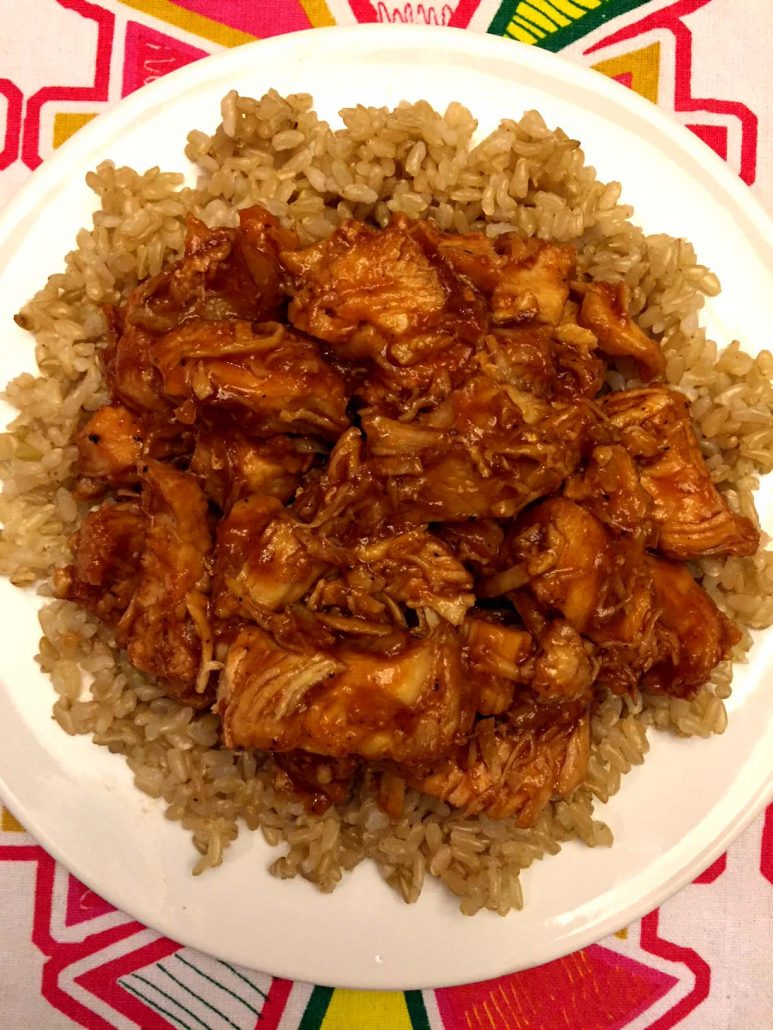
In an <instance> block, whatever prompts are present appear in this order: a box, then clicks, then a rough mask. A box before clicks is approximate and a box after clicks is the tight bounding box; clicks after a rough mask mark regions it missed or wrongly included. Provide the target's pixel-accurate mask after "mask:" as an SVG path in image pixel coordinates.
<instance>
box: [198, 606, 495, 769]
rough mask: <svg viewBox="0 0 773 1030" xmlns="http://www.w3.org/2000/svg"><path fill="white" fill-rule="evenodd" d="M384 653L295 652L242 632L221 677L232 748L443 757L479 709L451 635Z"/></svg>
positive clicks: (408, 640) (400, 642) (404, 759)
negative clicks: (476, 709) (465, 677)
mask: <svg viewBox="0 0 773 1030" xmlns="http://www.w3.org/2000/svg"><path fill="white" fill-rule="evenodd" d="M390 639H391V638H390ZM383 646H384V645H383V643H381V644H380V647H379V649H376V650H374V649H368V648H366V647H365V646H364V645H362V646H359V647H353V646H347V645H341V646H339V647H338V648H335V649H334V650H333V651H331V652H315V651H309V652H304V653H292V652H288V651H286V650H285V649H283V648H281V647H279V646H277V644H276V643H275V642H274V641H273V639H272V638H271V637H270V636H269V634H267V633H264V632H263V631H262V630H260V629H258V628H257V627H247V628H245V629H244V630H242V632H241V633H240V634H239V636H238V637H237V639H236V640H235V641H234V643H233V644H232V646H231V648H230V649H229V652H228V657H227V659H226V664H225V669H224V670H223V673H222V676H221V678H220V686H219V693H218V707H219V710H220V713H221V716H222V719H223V734H224V739H225V744H226V746H227V747H260V748H264V749H269V750H273V751H290V750H298V749H300V750H303V751H310V752H312V753H314V754H318V755H330V756H332V757H337V758H343V757H346V756H347V755H360V756H362V757H363V758H367V759H368V760H369V761H377V760H384V759H390V760H392V761H396V762H400V763H405V764H408V765H410V764H415V763H417V762H422V761H431V760H433V759H435V758H438V757H441V756H442V755H444V754H446V753H447V752H448V751H449V750H450V749H451V748H452V747H453V746H454V744H455V743H457V741H458V740H459V739H461V738H462V737H463V736H464V734H466V733H467V732H468V731H469V728H470V725H471V723H472V717H473V714H474V711H475V703H476V701H477V698H476V697H475V696H474V691H473V690H471V689H470V687H469V686H468V684H466V683H465V681H464V678H463V676H462V675H461V662H460V656H459V645H458V643H457V640H456V637H455V635H454V633H453V631H452V630H451V628H450V627H449V626H447V625H446V624H444V623H440V624H439V625H438V626H437V627H436V628H435V629H433V630H432V631H431V632H430V633H429V635H428V636H426V637H424V638H413V637H411V636H410V635H409V634H407V633H403V634H400V635H397V636H396V638H395V639H394V641H392V642H391V647H390V649H389V650H388V651H386V652H385V651H384V650H383Z"/></svg>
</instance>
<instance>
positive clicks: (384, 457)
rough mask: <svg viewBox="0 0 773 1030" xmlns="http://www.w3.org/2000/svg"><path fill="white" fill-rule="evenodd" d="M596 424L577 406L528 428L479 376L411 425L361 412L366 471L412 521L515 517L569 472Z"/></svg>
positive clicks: (559, 410)
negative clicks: (381, 479)
mask: <svg viewBox="0 0 773 1030" xmlns="http://www.w3.org/2000/svg"><path fill="white" fill-rule="evenodd" d="M597 421H598V416H597V415H596V413H595V412H594V410H593V409H592V408H591V407H589V406H587V405H585V404H583V403H577V404H567V405H564V406H559V405H556V406H555V407H554V408H551V410H550V413H549V414H548V415H546V417H544V418H542V419H540V420H539V421H537V422H535V423H533V424H528V423H525V422H523V420H522V417H521V412H520V409H519V408H518V407H517V406H516V405H515V404H514V403H513V402H512V401H511V400H510V399H509V397H508V396H507V394H506V392H504V391H502V390H501V389H500V388H498V387H497V386H496V384H494V383H492V382H491V381H490V380H488V379H487V378H486V377H483V376H481V377H479V378H476V379H474V380H471V381H470V383H468V384H467V386H465V387H464V388H463V389H462V390H459V391H456V392H455V393H454V394H453V395H452V396H451V397H450V398H449V399H448V401H447V402H446V404H444V405H441V406H439V407H438V408H437V409H436V410H435V411H434V412H432V413H431V415H429V416H428V417H427V418H426V419H418V420H416V421H415V422H414V423H412V424H410V425H406V424H405V423H402V422H397V421H395V420H393V419H387V418H385V417H383V416H381V415H378V414H376V413H374V412H370V411H366V412H363V413H362V428H363V431H364V432H365V434H366V437H367V442H368V454H369V458H370V464H371V467H372V468H373V470H374V473H375V474H376V475H379V474H385V475H390V476H391V483H390V493H391V496H392V498H393V501H394V503H395V505H396V507H397V508H398V510H399V511H400V512H401V515H402V517H403V518H405V519H406V520H408V521H416V522H428V521H433V522H461V521H463V520H465V519H470V518H491V517H493V518H508V517H512V516H514V515H517V513H518V512H519V511H521V509H522V508H524V507H525V506H526V505H527V504H529V503H530V502H531V501H533V500H535V499H536V498H537V497H541V496H544V495H546V494H550V493H552V492H553V491H554V490H556V489H557V488H558V486H559V485H560V483H561V481H562V480H563V479H564V477H565V476H567V475H568V474H569V473H570V472H572V471H574V469H575V468H576V467H577V465H578V464H579V462H580V459H581V456H582V454H583V451H584V449H585V447H586V444H587V441H588V438H589V435H590V431H591V429H592V427H593V425H594V424H595V423H596V422H597Z"/></svg>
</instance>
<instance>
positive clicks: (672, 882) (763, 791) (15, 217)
mask: <svg viewBox="0 0 773 1030" xmlns="http://www.w3.org/2000/svg"><path fill="white" fill-rule="evenodd" d="M320 32H325V33H327V34H334V35H335V36H336V37H338V38H340V39H342V40H345V39H346V37H352V48H353V49H356V50H357V51H358V54H359V56H362V53H363V52H367V50H368V48H369V43H372V45H374V46H376V47H377V48H378V49H380V50H385V51H391V52H394V51H398V50H400V49H401V48H403V47H404V46H405V45H406V44H408V43H410V44H416V43H417V41H418V40H421V44H420V45H422V46H426V45H427V40H428V39H429V38H433V39H437V40H438V41H439V43H438V47H439V48H440V41H442V40H443V39H449V40H451V39H454V40H457V41H459V42H461V41H462V39H463V40H464V44H463V45H464V47H465V49H466V50H468V51H469V50H473V51H480V52H481V53H483V52H485V51H490V52H491V53H492V54H493V53H494V51H496V52H497V57H500V58H502V59H504V61H505V62H506V63H511V64H515V63H517V62H516V61H515V60H514V58H515V54H516V52H515V51H513V49H512V48H513V47H514V46H515V47H520V48H521V49H520V50H519V51H518V52H517V53H518V54H520V56H521V58H522V62H521V63H524V64H526V65H531V66H532V67H535V68H536V69H537V70H538V71H542V72H543V73H544V72H545V70H546V69H548V70H552V69H555V68H557V67H558V68H561V69H562V71H561V77H562V79H563V80H564V81H567V80H568V81H569V83H570V84H571V82H572V81H575V82H578V83H579V84H580V85H585V86H587V87H589V88H590V89H591V91H592V92H593V93H601V95H602V96H606V97H607V99H608V100H610V101H611V102H613V103H614V104H615V106H617V107H621V108H623V109H627V110H629V111H630V113H631V114H633V115H635V116H636V117H637V118H644V120H645V121H646V122H648V123H649V124H650V125H651V126H653V127H654V128H655V129H656V130H657V131H658V132H661V133H663V134H664V135H666V136H667V137H669V138H670V139H671V140H672V142H674V143H675V144H676V145H677V146H678V147H679V149H681V150H687V151H688V152H689V153H690V154H691V156H692V157H693V158H694V159H695V160H698V161H700V162H701V163H702V165H704V166H705V165H706V164H708V165H709V170H710V175H711V178H712V179H713V180H714V182H715V183H716V185H717V186H718V187H719V188H720V190H721V191H723V192H724V193H725V194H729V195H730V197H731V199H732V200H733V202H734V204H735V205H736V206H737V207H740V208H741V209H742V211H743V213H744V215H745V216H746V217H747V218H748V219H750V220H752V221H755V222H756V229H757V234H758V240H759V238H760V237H767V239H764V238H763V239H762V240H761V241H760V242H761V243H762V244H763V249H766V250H768V251H769V252H770V255H773V243H769V244H768V245H767V247H765V244H766V243H767V241H769V240H771V238H773V221H772V220H771V219H770V218H769V216H768V214H767V212H766V211H765V209H764V208H763V206H762V205H761V204H760V202H759V201H758V200H757V198H756V197H755V196H754V195H753V194H752V193H751V191H750V190H749V188H748V187H747V186H746V185H745V184H744V183H742V182H741V180H740V179H739V178H738V177H737V176H736V175H735V174H734V173H733V172H732V171H731V170H730V169H729V167H728V166H727V165H726V164H725V162H724V161H722V160H721V159H720V158H719V157H718V155H716V154H715V153H714V151H712V150H711V148H710V147H708V146H707V145H706V144H705V143H704V142H703V141H702V140H700V139H698V138H697V137H696V136H694V135H693V134H692V133H691V132H690V131H689V130H688V129H687V128H685V127H684V126H683V125H681V124H680V123H679V122H678V121H677V120H676V119H674V118H673V117H671V116H670V115H668V114H667V113H665V112H664V111H663V110H662V109H660V108H657V107H656V106H655V105H653V104H651V103H650V102H649V101H647V100H646V99H644V98H642V97H639V96H638V95H636V94H634V93H632V92H631V91H630V90H628V89H626V88H625V87H623V86H621V85H619V84H617V83H615V82H613V81H611V80H609V79H607V78H606V77H604V76H602V75H600V74H599V73H598V72H594V71H593V70H592V69H590V68H587V67H584V66H582V65H579V64H577V63H576V62H573V61H570V60H568V59H567V58H565V57H562V56H561V55H560V54H559V55H555V54H552V53H548V52H545V51H543V50H540V49H539V48H535V47H527V46H525V45H524V44H519V43H517V42H516V41H513V40H506V39H504V38H501V37H498V36H492V35H488V34H478V33H475V32H471V31H470V30H467V29H457V28H445V27H443V28H440V27H436V26H413V25H400V26H398V25H395V26H382V25H355V26H331V27H327V28H324V29H309V30H304V31H302V32H299V33H290V34H286V35H282V36H276V37H271V38H269V39H264V40H257V41H255V42H253V43H250V44H245V45H244V46H241V47H237V48H234V49H232V50H227V51H224V52H221V53H218V54H215V55H211V56H209V57H207V58H204V59H202V60H201V61H197V62H194V63H193V64H191V65H187V66H185V67H183V68H180V69H178V70H176V71H174V72H171V73H170V74H169V75H167V76H164V77H163V78H162V79H159V80H157V81H156V82H153V83H151V84H149V85H147V86H145V87H143V88H142V89H140V90H138V91H137V92H135V93H134V94H131V95H130V96H128V97H126V98H124V99H122V100H121V101H119V102H118V103H116V104H115V105H114V106H112V107H110V108H109V109H108V110H106V111H104V112H103V113H101V114H100V115H99V116H98V117H97V118H95V119H94V120H93V121H92V122H91V123H89V124H88V125H86V126H84V127H83V128H82V129H81V130H80V131H79V132H78V133H77V134H76V135H75V136H74V137H73V138H71V139H70V140H68V141H67V142H66V143H65V144H64V145H63V146H62V147H60V148H59V149H58V150H57V151H56V152H55V153H54V154H53V155H52V156H51V157H49V158H48V159H47V160H46V161H44V162H43V164H42V165H41V166H40V167H39V168H38V169H37V170H36V171H35V172H34V173H33V175H32V176H30V177H29V179H28V180H27V182H26V183H24V184H23V185H22V187H21V188H20V189H19V190H18V191H16V193H15V194H14V195H13V196H12V198H11V200H10V201H9V203H8V204H7V205H6V207H5V209H4V211H3V212H2V214H0V258H2V254H3V252H4V250H5V249H6V246H7V243H8V241H9V240H12V238H13V234H14V232H15V231H16V230H17V229H18V228H19V225H20V224H21V223H22V222H23V220H24V218H25V217H27V216H28V214H29V211H30V209H31V208H32V207H35V206H37V205H36V204H35V202H34V201H35V197H37V198H38V203H39V202H40V195H41V192H48V191H49V190H50V189H51V188H52V186H54V185H55V184H56V181H57V178H58V176H59V173H60V169H65V168H67V167H68V166H69V165H70V164H72V163H77V162H78V155H81V154H83V158H81V165H82V164H83V159H84V158H85V156H86V154H87V152H88V151H90V150H91V149H92V147H93V145H95V144H98V143H99V141H100V139H102V138H104V137H105V136H106V134H107V133H108V132H110V131H112V130H113V127H114V125H116V124H120V123H121V121H122V120H123V121H132V120H133V119H134V118H135V116H136V115H137V114H140V113H142V112H143V111H147V110H148V108H151V107H154V106H156V105H157V104H159V103H161V102H162V101H163V100H164V98H165V97H167V96H169V95H172V96H173V95H176V94H178V93H179V91H180V90H181V89H182V88H183V87H184V85H185V83H186V82H187V81H190V82H191V83H194V82H195V83H198V82H200V81H201V80H202V79H204V78H212V79H214V78H215V77H216V74H215V73H213V74H211V75H209V76H208V75H207V74H206V73H202V71H201V68H202V66H203V65H206V66H207V68H212V69H214V68H215V67H216V66H217V68H222V69H227V68H228V67H229V66H236V67H239V66H241V64H242V62H243V61H244V60H245V57H244V54H245V51H250V52H252V51H255V50H261V51H262V52H264V53H265V50H266V49H267V48H271V49H273V50H276V51H279V52H280V53H281V51H282V50H283V49H288V50H292V49H294V48H295V47H297V46H298V45H299V37H306V38H308V37H309V36H310V35H311V34H312V33H314V34H315V35H316V36H319V33H320ZM390 37H391V38H390ZM422 37H423V38H422ZM300 42H301V45H302V43H303V41H302V40H301V41H300ZM455 49H456V44H454V46H453V47H450V48H449V53H448V54H447V55H446V56H448V57H449V60H450V56H451V55H452V54H453V52H454V50H455ZM213 85H214V84H213ZM186 162H187V159H186V158H185V157H184V155H182V154H181V166H184V165H185V164H186ZM81 170H82V168H81ZM0 271H1V269H0ZM0 794H1V795H2V796H3V797H4V798H6V799H7V800H9V807H10V808H11V810H14V809H15V806H16V801H17V795H16V792H15V791H14V790H12V789H11V788H10V787H9V784H8V783H7V782H6V779H5V776H4V775H3V772H2V769H0ZM770 799H773V769H772V770H770V771H769V775H768V780H767V782H764V781H763V782H761V783H760V784H759V786H758V788H757V790H756V792H755V794H754V796H753V798H752V799H751V801H750V802H749V803H748V804H747V806H746V807H745V808H744V809H743V810H742V811H741V812H740V813H739V814H738V815H737V816H736V817H735V818H734V819H733V820H731V821H730V822H729V823H728V824H727V825H726V827H725V828H724V830H723V832H722V833H721V834H720V835H719V836H718V837H717V838H715V839H714V840H713V841H712V842H711V843H710V844H709V845H707V846H706V847H704V848H703V849H701V850H699V852H698V854H697V855H696V856H695V857H694V859H693V860H692V861H691V862H690V863H688V864H687V865H686V866H685V867H684V868H683V869H682V870H681V872H679V873H677V874H674V875H673V876H671V877H669V878H668V879H667V880H665V881H664V882H663V883H661V885H660V887H659V888H658V890H656V891H654V892H653V893H651V894H648V895H647V896H646V899H641V900H640V902H639V903H638V905H637V904H632V905H630V906H628V907H626V908H625V909H621V910H620V911H619V912H618V913H616V914H615V915H610V916H607V917H606V918H605V919H601V920H598V921H596V922H594V923H593V929H592V930H590V931H589V929H588V927H587V926H583V927H579V928H577V929H576V930H575V931H574V932H573V933H572V934H570V935H569V936H568V937H567V936H564V937H562V939H561V940H562V943H561V944H560V945H558V946H556V947H555V948H554V949H553V950H552V951H550V949H548V951H547V952H546V953H544V954H541V955H540V956H539V958H538V959H537V960H536V961H535V962H534V963H527V964H520V965H519V966H518V967H517V968H519V969H523V968H530V967H531V966H533V965H536V964H542V963H545V962H548V961H551V960H552V959H555V958H556V957H558V956H560V955H564V954H567V953H568V952H569V951H570V950H577V949H578V948H581V947H584V946H586V945H587V944H590V943H593V942H595V941H598V940H600V939H602V938H603V937H606V936H607V935H608V934H609V933H612V932H614V931H615V930H616V929H619V928H620V927H621V926H624V925H627V924H629V923H630V922H632V921H633V920H635V919H638V918H640V917H641V916H642V915H643V914H645V913H647V912H649V911H652V910H653V908H656V907H658V906H660V905H661V904H662V903H663V902H664V901H665V900H666V899H667V898H668V897H671V896H672V895H673V894H674V893H676V892H677V891H678V890H680V889H681V888H682V887H683V886H685V885H686V884H687V883H689V882H690V881H691V880H692V879H694V877H695V876H696V875H698V874H699V873H700V872H701V871H703V869H705V868H706V867H707V866H709V865H710V864H711V863H712V862H713V861H715V859H716V858H717V857H718V856H719V855H720V854H721V853H722V852H723V851H724V850H725V849H726V848H727V847H728V846H729V844H730V843H731V842H732V841H733V840H735V839H736V837H738V836H739V835H740V834H741V833H742V832H743V831H744V829H745V828H746V827H747V826H748V825H749V824H750V823H751V822H752V821H753V819H754V818H756V816H757V815H758V814H759V812H760V811H761V810H762V808H763V807H764V806H765V804H766V803H767V802H768V800H770ZM20 810H22V811H23V810H24V806H23V805H21V807H20ZM23 822H24V825H25V827H26V828H27V829H29V831H30V832H31V833H32V835H33V837H35V839H36V840H37V841H39V842H40V843H41V844H42V845H43V846H44V848H45V850H46V851H48V852H49V853H50V854H51V855H53V856H54V857H55V858H56V860H57V861H59V862H61V864H62V865H63V866H64V867H65V868H66V869H68V870H70V869H71V868H73V863H72V862H70V860H69V859H68V858H67V856H65V855H64V854H63V853H62V852H61V851H60V849H59V847H58V846H57V844H56V842H55V841H54V840H52V839H51V837H50V836H49V834H48V831H47V830H46V829H45V827H44V826H41V825H40V823H39V822H38V820H37V818H36V817H35V816H34V815H33V816H32V817H30V816H29V814H27V813H26V812H25V813H24V818H23ZM75 865H76V867H77V863H76V864H75ZM73 875H77V876H78V878H79V879H82V880H83V882H84V883H86V884H87V885H88V886H91V885H92V884H90V883H89V879H90V877H89V875H88V874H87V875H85V876H81V874H80V871H78V872H75V873H73ZM95 889H96V888H95ZM97 893H99V894H100V895H101V896H103V897H105V899H106V900H108V901H110V902H111V904H115V902H114V901H113V900H112V897H111V895H112V891H111V890H107V891H106V890H104V888H103V887H102V886H101V885H100V886H99V888H98V889H97ZM116 907H117V908H119V909H121V910H122V911H123V909H122V908H121V905H120V904H117V905H116ZM621 913H624V915H622V914H621ZM127 914H130V915H133V914H132V913H127ZM135 918H136V917H135ZM141 918H142V922H144V923H146V925H147V926H149V927H151V928H153V929H156V930H157V931H158V932H160V933H163V934H165V935H166V936H169V937H171V938H172V939H174V940H179V938H178V936H177V933H176V930H175V928H174V926H173V925H172V924H173V922H174V920H173V917H172V916H171V915H170V917H169V918H164V916H163V914H162V913H160V914H159V915H158V917H155V916H154V917H153V918H151V919H148V920H145V918H144V916H143V917H141ZM567 942H568V944H567ZM192 946H194V947H200V945H192ZM209 953H211V952H209ZM505 967H506V968H505ZM251 968H255V967H251ZM261 971H264V972H266V971H270V972H272V973H273V975H277V976H287V977H289V978H291V979H297V978H298V976H299V973H298V971H297V968H296V970H295V971H292V970H288V968H286V967H285V968H277V969H276V970H273V969H272V970H266V969H265V968H262V969H261ZM508 971H512V966H511V964H508V963H507V962H505V963H504V965H501V966H500V968H499V969H496V970H494V971H493V972H489V973H488V974H485V975H486V976H497V975H502V973H504V972H508ZM301 975H302V974H301ZM476 979H480V974H479V972H476V973H475V974H473V975H472V976H471V978H470V979H469V980H460V979H459V978H458V977H455V978H453V979H452V980H449V981H448V982H447V983H446V982H440V983H438V982H432V983H429V982H427V981H426V980H425V979H422V978H421V977H419V978H417V979H416V980H415V981H410V982H405V983H404V985H402V986H392V987H390V986H389V985H388V984H383V983H381V982H376V981H375V980H374V979H371V980H369V981H368V982H367V983H365V982H364V981H363V979H362V978H357V977H354V978H350V979H349V980H346V979H343V980H341V981H336V982H335V983H333V982H329V985H330V986H339V987H340V986H351V987H355V988H358V987H359V988H361V987H374V988H376V989H396V990H407V989H420V988H428V987H441V986H446V985H450V984H461V983H469V982H473V981H474V980H476ZM315 982H316V983H325V982H326V981H324V980H317V979H315ZM402 983H403V981H401V984H402Z"/></svg>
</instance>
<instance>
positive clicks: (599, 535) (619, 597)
mask: <svg viewBox="0 0 773 1030" xmlns="http://www.w3.org/2000/svg"><path fill="white" fill-rule="evenodd" d="M503 557H504V558H506V559H507V560H508V561H513V565H512V566H510V569H509V570H508V572H509V581H508V579H507V577H500V580H499V581H497V580H496V579H495V581H494V586H499V587H500V589H501V588H502V587H507V586H509V585H510V584H512V585H513V586H516V584H517V581H518V576H520V578H521V585H520V588H519V589H515V592H514V593H512V594H511V597H512V599H513V601H514V603H515V605H516V608H517V609H518V611H519V613H520V614H521V617H522V618H523V619H524V621H525V623H526V626H527V628H528V629H530V630H531V631H532V632H535V633H537V632H539V633H542V632H544V628H545V626H546V624H547V623H548V622H549V621H550V620H552V619H553V618H554V617H555V615H556V614H557V613H560V615H561V617H562V618H563V619H564V620H566V622H567V623H568V624H569V625H570V626H571V627H572V628H573V629H574V630H575V631H576V632H577V633H579V634H581V635H582V636H584V637H587V638H589V639H590V640H591V641H592V642H593V644H594V645H595V646H594V658H595V659H597V660H598V666H599V667H598V679H599V681H600V682H601V683H603V684H604V685H605V686H608V687H609V688H610V689H611V690H613V691H615V692H616V693H623V692H625V691H626V690H629V689H631V688H632V687H633V686H635V684H636V682H637V681H638V678H639V677H640V676H641V674H642V673H643V672H644V671H645V670H646V669H648V668H649V667H650V666H651V665H652V664H653V662H654V661H656V660H657V659H658V657H659V656H660V650H659V647H660V645H659V640H658V637H657V635H656V633H655V626H656V622H657V616H658V608H657V605H656V602H655V598H654V593H653V586H652V579H651V576H650V573H649V570H648V567H647V565H646V563H645V561H644V553H643V549H642V546H641V544H640V543H638V542H636V541H631V540H626V539H623V538H615V537H614V536H613V535H612V534H611V533H610V532H609V531H608V530H607V529H606V528H605V527H604V525H603V524H602V523H601V522H600V521H599V520H598V519H597V518H596V517H595V516H594V515H592V514H591V513H590V512H588V511H586V510H585V509H584V508H582V507H580V506H579V505H577V504H574V503H573V502H571V501H569V500H567V499H566V498H563V497H553V498H550V499H549V500H547V501H543V502H542V503H541V504H539V505H537V506H536V507H534V508H532V509H531V510H530V511H529V512H527V513H526V514H525V516H524V517H523V518H522V519H521V520H519V522H518V524H517V526H516V527H515V529H514V530H513V531H512V535H511V536H510V537H509V538H508V541H507V543H506V546H505V551H504V555H503ZM491 589H493V587H492V588H491ZM575 652H576V649H575ZM575 657H576V659H577V660H578V661H581V658H580V655H579V653H578V652H576V654H575ZM535 689H537V690H538V692H540V693H544V690H542V689H540V688H539V687H536V688H535Z"/></svg>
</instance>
